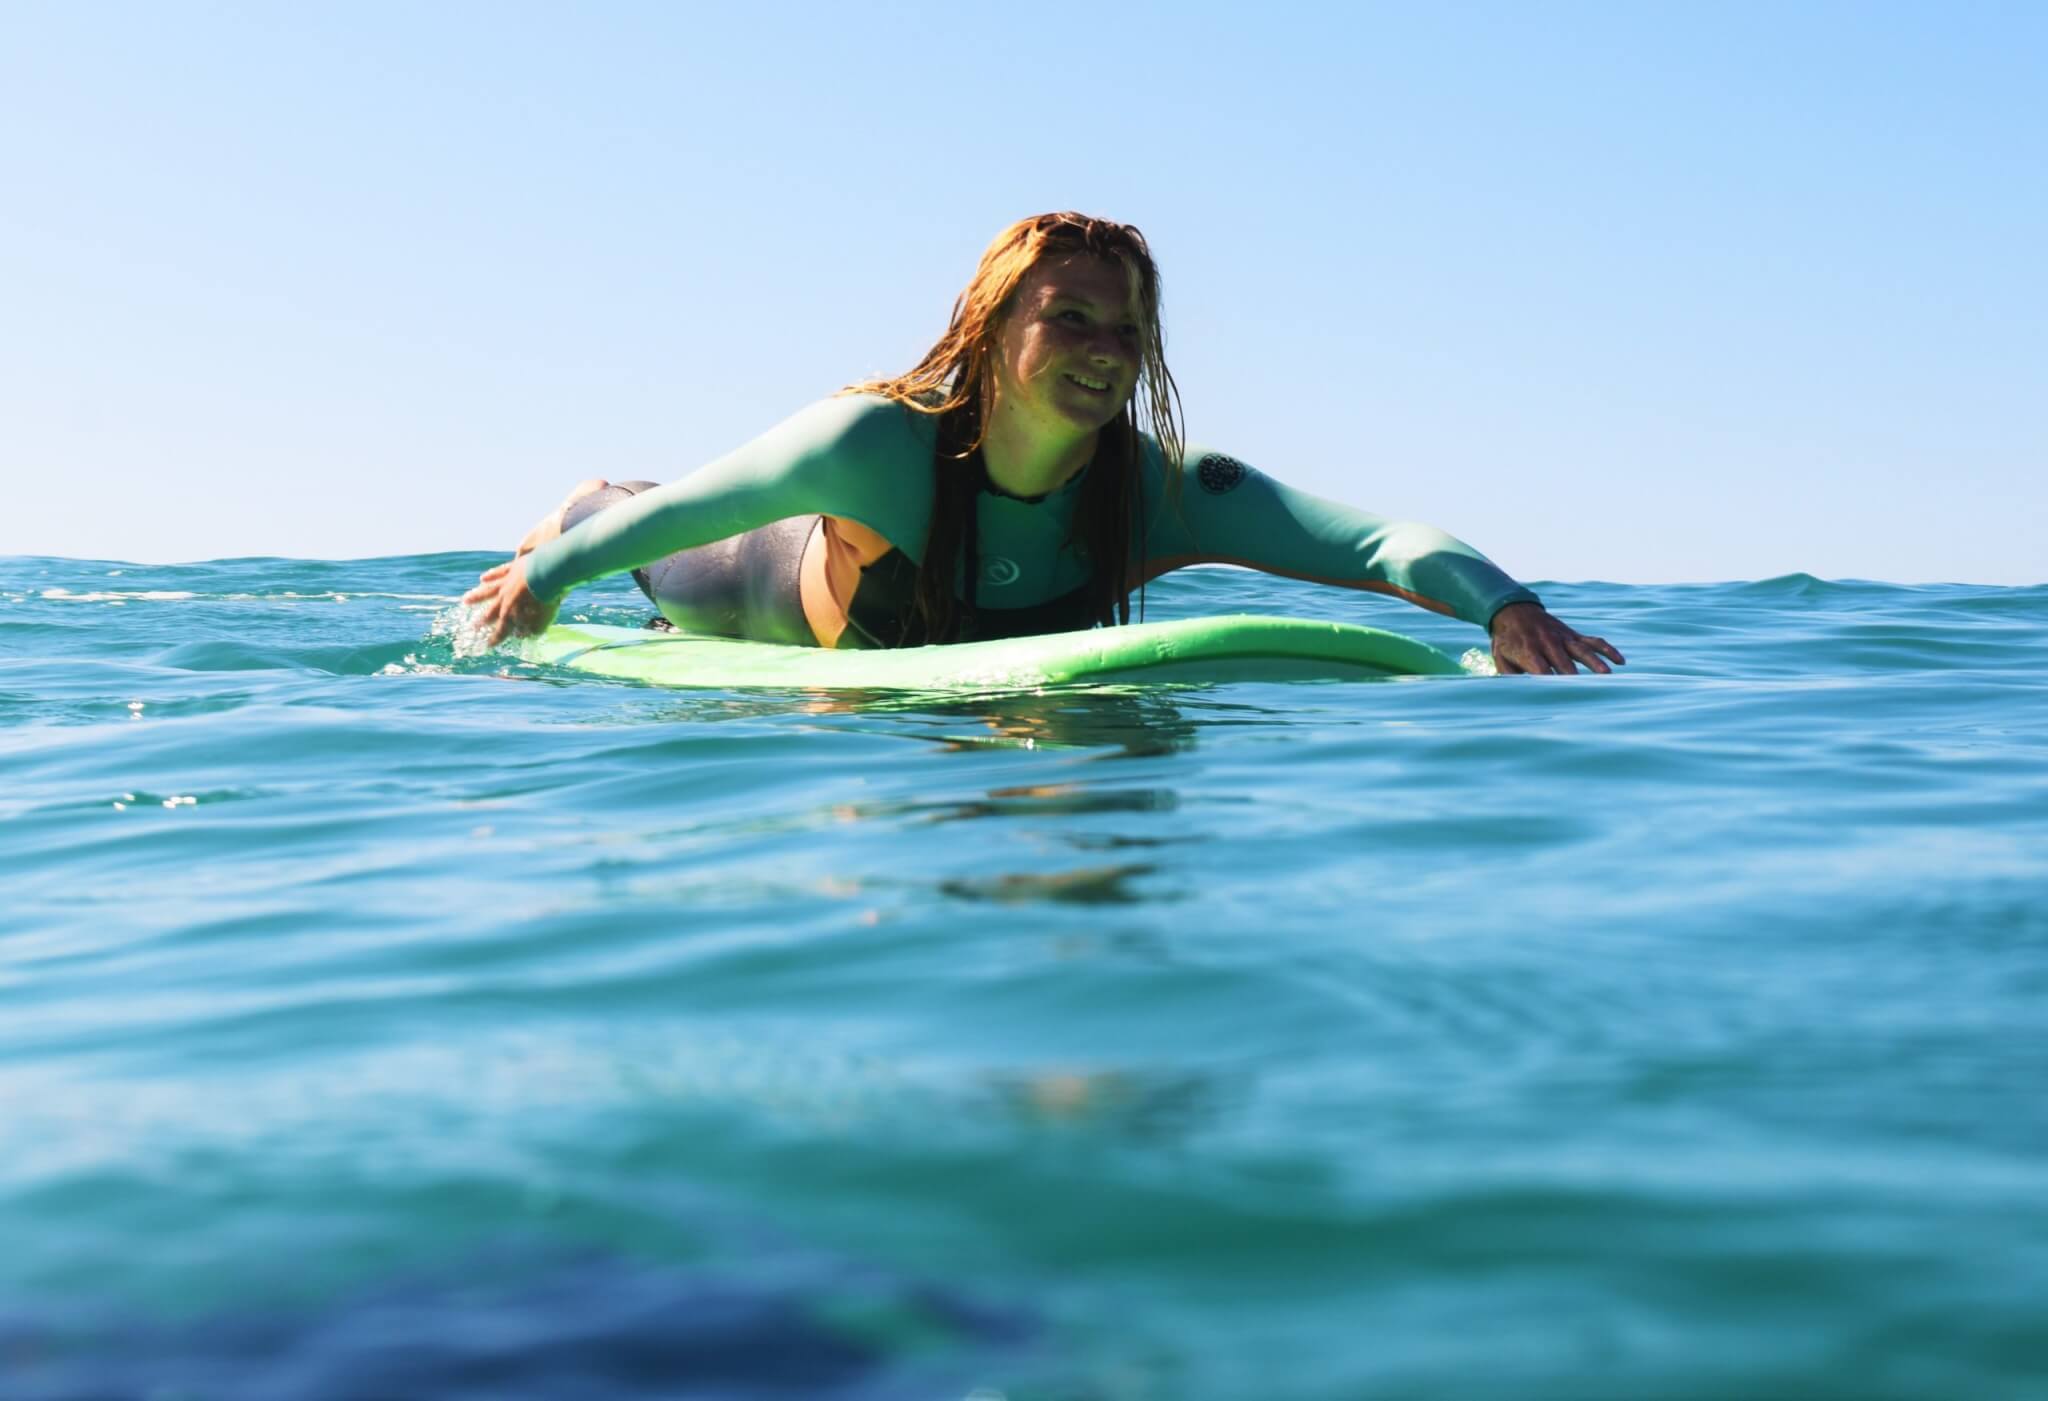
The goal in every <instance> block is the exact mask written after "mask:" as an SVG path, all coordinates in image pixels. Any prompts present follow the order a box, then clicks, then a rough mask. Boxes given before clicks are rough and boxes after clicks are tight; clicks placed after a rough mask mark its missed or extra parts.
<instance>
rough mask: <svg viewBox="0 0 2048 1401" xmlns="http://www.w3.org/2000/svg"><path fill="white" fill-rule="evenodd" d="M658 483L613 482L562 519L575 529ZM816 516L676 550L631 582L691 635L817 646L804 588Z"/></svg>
mask: <svg viewBox="0 0 2048 1401" xmlns="http://www.w3.org/2000/svg"><path fill="white" fill-rule="evenodd" d="M655 486H656V484H655V483H654V482H614V483H613V484H612V485H610V486H608V487H606V488H604V490H602V491H593V492H591V493H589V494H588V495H585V496H582V497H579V498H577V500H576V501H574V502H573V503H571V505H570V506H569V508H568V509H567V510H566V511H564V512H563V513H562V529H563V530H565V531H566V530H570V529H573V528H574V527H575V526H577V525H580V524H581V523H582V522H583V521H585V520H587V519H589V518H590V517H591V516H594V515H596V514H597V513H598V512H600V511H605V510H610V509H612V508H615V507H617V506H618V505H619V504H620V503H621V502H624V501H628V500H631V499H632V498H633V497H635V496H637V495H639V494H640V493H641V492H643V491H649V490H653V489H654V488H655ZM817 523H818V518H817V517H816V516H793V517H791V518H789V519H788V520H779V521H775V522H773V523H772V524H769V525H764V526H762V527H760V528H759V529H758V530H749V531H747V532H746V533H744V534H741V535H734V536H732V537H730V538H728V539H725V540H714V541H712V542H711V543H710V544H708V545H699V546H697V547H696V548H694V549H689V550H678V551H676V552H675V553H674V554H670V555H664V556H662V557H661V558H660V559H658V560H655V561H654V562H653V563H651V564H648V565H644V566H642V567H641V568H639V569H635V570H634V571H633V582H634V583H636V584H638V585H639V586H640V591H641V592H642V593H644V594H646V595H647V597H648V598H649V599H650V600H651V601H652V602H653V604H654V606H655V607H656V608H658V609H660V610H661V616H662V617H664V618H666V619H668V620H669V622H671V623H673V624H674V625H675V626H677V627H679V628H681V629H682V630H683V631H685V632H696V633H708V634H711V635H712V636H715V637H745V638H751V639H753V640H754V641H756V642H783V643H788V644H789V645H791V646H799V647H815V646H817V645H818V639H817V637H816V636H814V635H813V634H812V632H811V625H810V622H809V620H808V619H806V618H805V617H804V607H803V595H802V592H801V589H800V585H799V576H800V574H801V571H802V566H803V558H804V545H805V544H806V543H807V542H808V541H809V540H810V538H811V531H812V529H813V528H814V527H815V526H816V525H817Z"/></svg>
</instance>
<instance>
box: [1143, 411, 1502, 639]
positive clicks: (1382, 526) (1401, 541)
mask: <svg viewBox="0 0 2048 1401" xmlns="http://www.w3.org/2000/svg"><path fill="white" fill-rule="evenodd" d="M1147 446H1148V447H1151V444H1149V443H1148V444H1147ZM1147 467H1148V471H1147V473H1146V478H1147V485H1148V487H1150V486H1152V484H1153V483H1155V482H1158V483H1163V481H1164V472H1165V470H1166V469H1165V467H1164V465H1163V463H1162V462H1161V461H1160V460H1159V458H1158V457H1157V455H1156V449H1155V450H1154V451H1152V452H1148V453H1147ZM1180 487H1181V489H1180V502H1179V509H1178V510H1177V511H1176V510H1175V508H1174V506H1173V505H1172V504H1171V503H1170V502H1164V501H1158V495H1159V494H1158V493H1156V492H1155V491H1152V490H1148V491H1147V493H1146V494H1147V496H1148V497H1152V498H1154V500H1153V501H1148V502H1147V511H1146V514H1147V516H1148V518H1149V522H1148V524H1149V529H1148V531H1147V540H1146V550H1145V555H1146V566H1145V569H1146V576H1147V577H1148V578H1154V577H1157V576H1158V575H1161V574H1164V573H1166V572H1167V571H1168V570H1172V569H1179V568H1182V567H1184V566H1186V565H1190V564H1236V565H1242V566H1243V567H1245V568H1247V569H1257V570H1261V571H1263V572H1265V573H1268V574H1281V575H1285V576H1286V577H1288V578H1291V579H1308V580H1311V581H1313V582H1315V583H1318V584H1336V585H1338V586H1340V587H1344V588H1354V589H1370V590H1372V591H1373V592H1375V593H1385V594H1393V595H1394V596H1396V597H1398V598H1405V599H1407V600H1408V601H1409V602H1410V603H1414V604H1418V605H1420V606H1421V607H1424V608H1428V609H1431V610H1432V611H1434V612H1438V613H1444V614H1448V615H1449V616H1451V617H1454V618H1462V619H1464V620H1465V621H1466V622H1468V623H1476V624H1478V625H1479V626H1480V627H1485V626H1486V625H1487V624H1488V623H1490V622H1492V621H1493V615H1494V614H1495V613H1498V612H1499V611H1500V610H1501V609H1502V608H1505V607H1506V606H1507V605H1508V604H1510V603H1535V602H1538V599H1537V597H1536V595H1535V594H1533V593H1531V592H1530V591H1529V590H1528V589H1525V588H1523V587H1522V586H1521V585H1520V584H1518V583H1516V582H1515V581H1514V580H1513V579H1511V578H1509V577H1508V576H1507V575H1506V574H1505V573H1503V572H1502V571H1501V569H1500V568H1499V567H1498V566H1496V565H1495V564H1494V563H1493V561H1491V560H1489V559H1488V558H1487V557H1486V556H1485V555H1482V554H1481V553H1479V551H1477V550H1475V549H1473V548H1472V547H1471V546H1470V545H1467V544H1466V543H1465V542H1464V541H1462V540H1459V539H1457V538H1455V537H1454V536H1451V535H1447V534H1445V533H1444V532H1443V531H1441V530H1438V529H1437V528H1436V527H1435V526H1430V525H1422V524H1420V523H1419V522H1415V521H1397V520H1389V519H1387V518H1386V517H1384V516H1375V515H1372V514H1370V513H1368V512H1365V511H1359V510H1354V509H1353V508H1352V507H1349V506H1345V505H1341V504H1339V503H1337V502H1335V501H1325V500H1323V499H1322V498H1321V497H1317V496H1311V495H1309V494H1308V493H1307V492H1305V491H1297V490H1295V489H1294V488H1292V487H1289V486H1285V485H1283V484H1281V483H1280V482H1277V481H1274V480H1273V479H1272V478H1271V477H1269V476H1267V475H1265V474H1264V473H1263V472H1259V471H1257V470H1255V469H1254V468H1252V467H1249V466H1247V465H1246V464H1245V463H1243V462H1240V461H1239V460H1238V459H1236V458H1234V457H1230V456H1227V455H1226V454H1223V453H1220V452H1210V451H1207V450H1205V449H1202V448H1190V449H1189V450H1188V453H1187V464H1186V466H1185V468H1184V469H1183V471H1182V474H1181V483H1180ZM1155 502H1157V504H1155Z"/></svg>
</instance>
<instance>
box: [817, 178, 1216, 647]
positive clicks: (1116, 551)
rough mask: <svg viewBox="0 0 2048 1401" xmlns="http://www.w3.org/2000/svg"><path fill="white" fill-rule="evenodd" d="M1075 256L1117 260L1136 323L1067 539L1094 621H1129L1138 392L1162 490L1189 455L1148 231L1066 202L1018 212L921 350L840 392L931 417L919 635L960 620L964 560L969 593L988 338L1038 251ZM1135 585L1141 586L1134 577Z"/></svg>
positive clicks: (989, 367)
mask: <svg viewBox="0 0 2048 1401" xmlns="http://www.w3.org/2000/svg"><path fill="white" fill-rule="evenodd" d="M1077 254H1078V255H1084V256H1088V257H1094V258H1100V259H1102V260H1103V261H1104V262H1111V263H1116V264H1117V265H1119V266H1120V267H1122V268H1123V270H1124V275H1125V277H1126V279H1128V281H1129V284H1130V289H1131V300H1132V302H1133V304H1134V310H1135V312H1136V319H1137V322H1138V361H1139V368H1138V382H1137V385H1136V387H1135V388H1134V389H1133V390H1132V393H1131V397H1130V399H1129V401H1127V402H1126V403H1125V405H1124V408H1123V413H1122V415H1121V422H1120V423H1119V424H1112V425H1110V426H1109V427H1106V428H1104V429H1103V430H1102V436H1101V439H1100V441H1099V445H1098V447H1097V449H1096V456H1095V464H1094V466H1093V467H1092V468H1091V470H1090V471H1089V474H1088V480H1087V482H1086V483H1085V484H1084V486H1083V488H1082V491H1083V495H1082V499H1081V502H1080V505H1079V509H1078V510H1077V511H1076V512H1075V515H1074V526H1073V535H1072V537H1071V539H1072V541H1073V543H1074V544H1075V545H1077V546H1078V547H1080V548H1081V549H1082V550H1084V551H1085V552H1086V554H1087V556H1088V558H1089V560H1090V562H1091V565H1092V570H1091V586H1090V604H1091V609H1090V611H1091V612H1092V613H1093V615H1094V617H1095V621H1096V622H1098V623H1101V624H1104V625H1107V624H1110V623H1112V622H1129V621H1130V617H1131V604H1130V591H1131V589H1132V587H1133V586H1134V583H1133V580H1132V577H1131V576H1132V574H1133V572H1134V571H1133V570H1132V568H1131V559H1130V555H1131V536H1132V525H1133V522H1134V520H1135V519H1136V518H1137V517H1138V516H1139V514H1140V513H1141V512H1142V510H1143V506H1142V500H1141V491H1140V488H1139V483H1138V466H1139V463H1140V461H1141V460H1142V452H1143V448H1142V442H1141V439H1140V437H1139V429H1138V404H1139V402H1140V401H1141V400H1142V401H1143V403H1144V405H1145V417H1146V419H1147V421H1148V426H1149V428H1150V429H1151V432H1152V436H1153V437H1154V438H1155V439H1156V440H1157V441H1158V443H1159V449H1160V452H1161V453H1162V454H1163V455H1164V457H1165V459H1166V473H1165V480H1166V487H1167V491H1168V494H1169V500H1171V499H1172V496H1173V495H1174V494H1175V488H1177V487H1178V486H1179V484H1180V475H1181V473H1180V469H1181V461H1182V458H1183V457H1184V456H1185V453H1186V443H1185V440H1184V436H1183V432H1182V427H1181V408H1180V390H1179V389H1178V388H1177V387H1176V386H1175V384H1174V382H1173V375H1172V372H1171V371H1169V370H1168V369H1167V368H1166V337H1165V333H1164V330H1163V329H1162V326H1161V322H1160V296H1159V268H1158V265H1157V264H1155V263H1154V262H1153V261H1152V250H1151V249H1150V248H1149V247H1148V246H1147V245H1146V243H1145V236H1144V235H1143V234H1141V233H1139V232H1138V230H1137V229H1136V228H1134V227H1133V226H1131V225H1129V224H1119V223H1116V222H1114V221H1112V220H1109V219H1096V218H1091V217H1090V216H1088V215H1086V214H1075V213H1071V212H1065V213H1058V214H1039V215H1035V216H1033V217H1032V218H1029V219H1020V220H1018V221H1017V222H1016V223H1014V224H1012V225H1010V226H1009V227H1008V228H1006V229H1004V230H1003V231H1002V232H1001V233H999V234H997V235H996V236H995V238H994V240H993V241H991V242H990V244H989V245H988V248H987V250H986V251H985V252H983V253H982V255H981V263H980V265H979V266H978V267H976V268H975V270H974V277H973V278H972V279H971V280H970V281H969V282H968V284H967V287H966V290H964V291H962V292H961V293H960V295H959V296H958V297H957V298H955V299H954V302H953V317H952V320H951V322H949V323H948V325H947V327H946V333H945V334H944V335H943V336H941V337H939V339H938V341H937V343H935V344H934V345H933V346H932V348H931V349H930V350H928V351H926V352H925V355H924V358H923V359H922V360H920V361H918V362H917V364H916V365H914V366H912V367H911V368H910V369H909V370H908V371H907V372H905V373H903V374H900V375H896V376H894V377H891V378H886V379H874V380H868V381H865V382H864V383H861V384H856V385H852V386H850V387H849V388H848V389H847V391H846V392H847V393H859V394H879V395H881V396H882V397H884V398H887V399H892V400H894V401H895V402H897V403H899V404H902V405H903V406H904V407H905V408H908V409H910V410H912V411H913V412H916V413H922V414H931V415H934V416H936V417H937V418H938V419H939V435H938V447H937V450H936V453H935V456H934V462H933V470H934V473H935V487H936V490H935V491H934V494H933V499H932V516H931V525H930V527H929V529H928V532H927V534H926V538H925V553H924V560H923V563H922V564H921V565H920V566H919V569H918V580H917V594H916V606H917V612H918V615H919V621H920V622H921V623H922V633H923V636H922V639H920V640H924V641H933V642H936V641H943V640H947V639H950V638H951V637H953V636H955V635H956V634H957V633H958V632H959V630H960V627H961V623H962V620H961V618H960V617H959V611H958V606H957V602H956V600H955V597H954V589H953V577H954V573H955V571H956V569H958V568H960V566H961V564H962V563H963V562H964V563H965V564H966V566H967V587H968V590H969V597H970V598H972V596H973V591H974V588H975V585H976V583H977V580H976V579H975V568H976V563H977V560H976V556H977V554H978V551H977V550H976V549H975V542H974V539H973V534H974V532H973V528H972V524H973V514H972V513H973V510H974V502H975V498H976V496H977V494H978V488H979V486H980V482H979V477H978V474H979V471H980V463H979V459H978V456H977V454H978V453H979V451H980V449H981V444H982V439H983V438H984V437H985V436H986V434H987V431H988V409H989V406H990V405H991V404H993V403H994V402H995V366H996V354H997V349H996V345H997V340H998V337H999V336H1000V334H1001V331H1002V328H1003V325H1004V323H1005V321H1006V319H1007V318H1008V317H1009V316H1010V314H1011V313H1012V312H1013V311H1014V310H1015V306H1014V302H1015V300H1016V295H1017V288H1018V285H1019V284H1020V283H1022V282H1023V280H1024V275H1025V274H1026V273H1028V272H1030V271H1031V269H1032V268H1034V267H1036V266H1037V265H1038V264H1039V263H1040V262H1042V261H1044V260H1045V259H1047V258H1061V257H1069V256H1073V255H1077ZM970 462H971V463H972V468H971V470H970V469H969V467H968V466H967V464H969V463H970ZM1105 469H1107V470H1105ZM963 555H964V556H965V559H964V561H963ZM1135 586H1136V587H1139V588H1142V587H1143V581H1142V580H1138V581H1137V582H1136V585H1135ZM1141 616H1142V613H1141ZM905 640H910V639H909V638H907V637H906V639H905Z"/></svg>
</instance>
